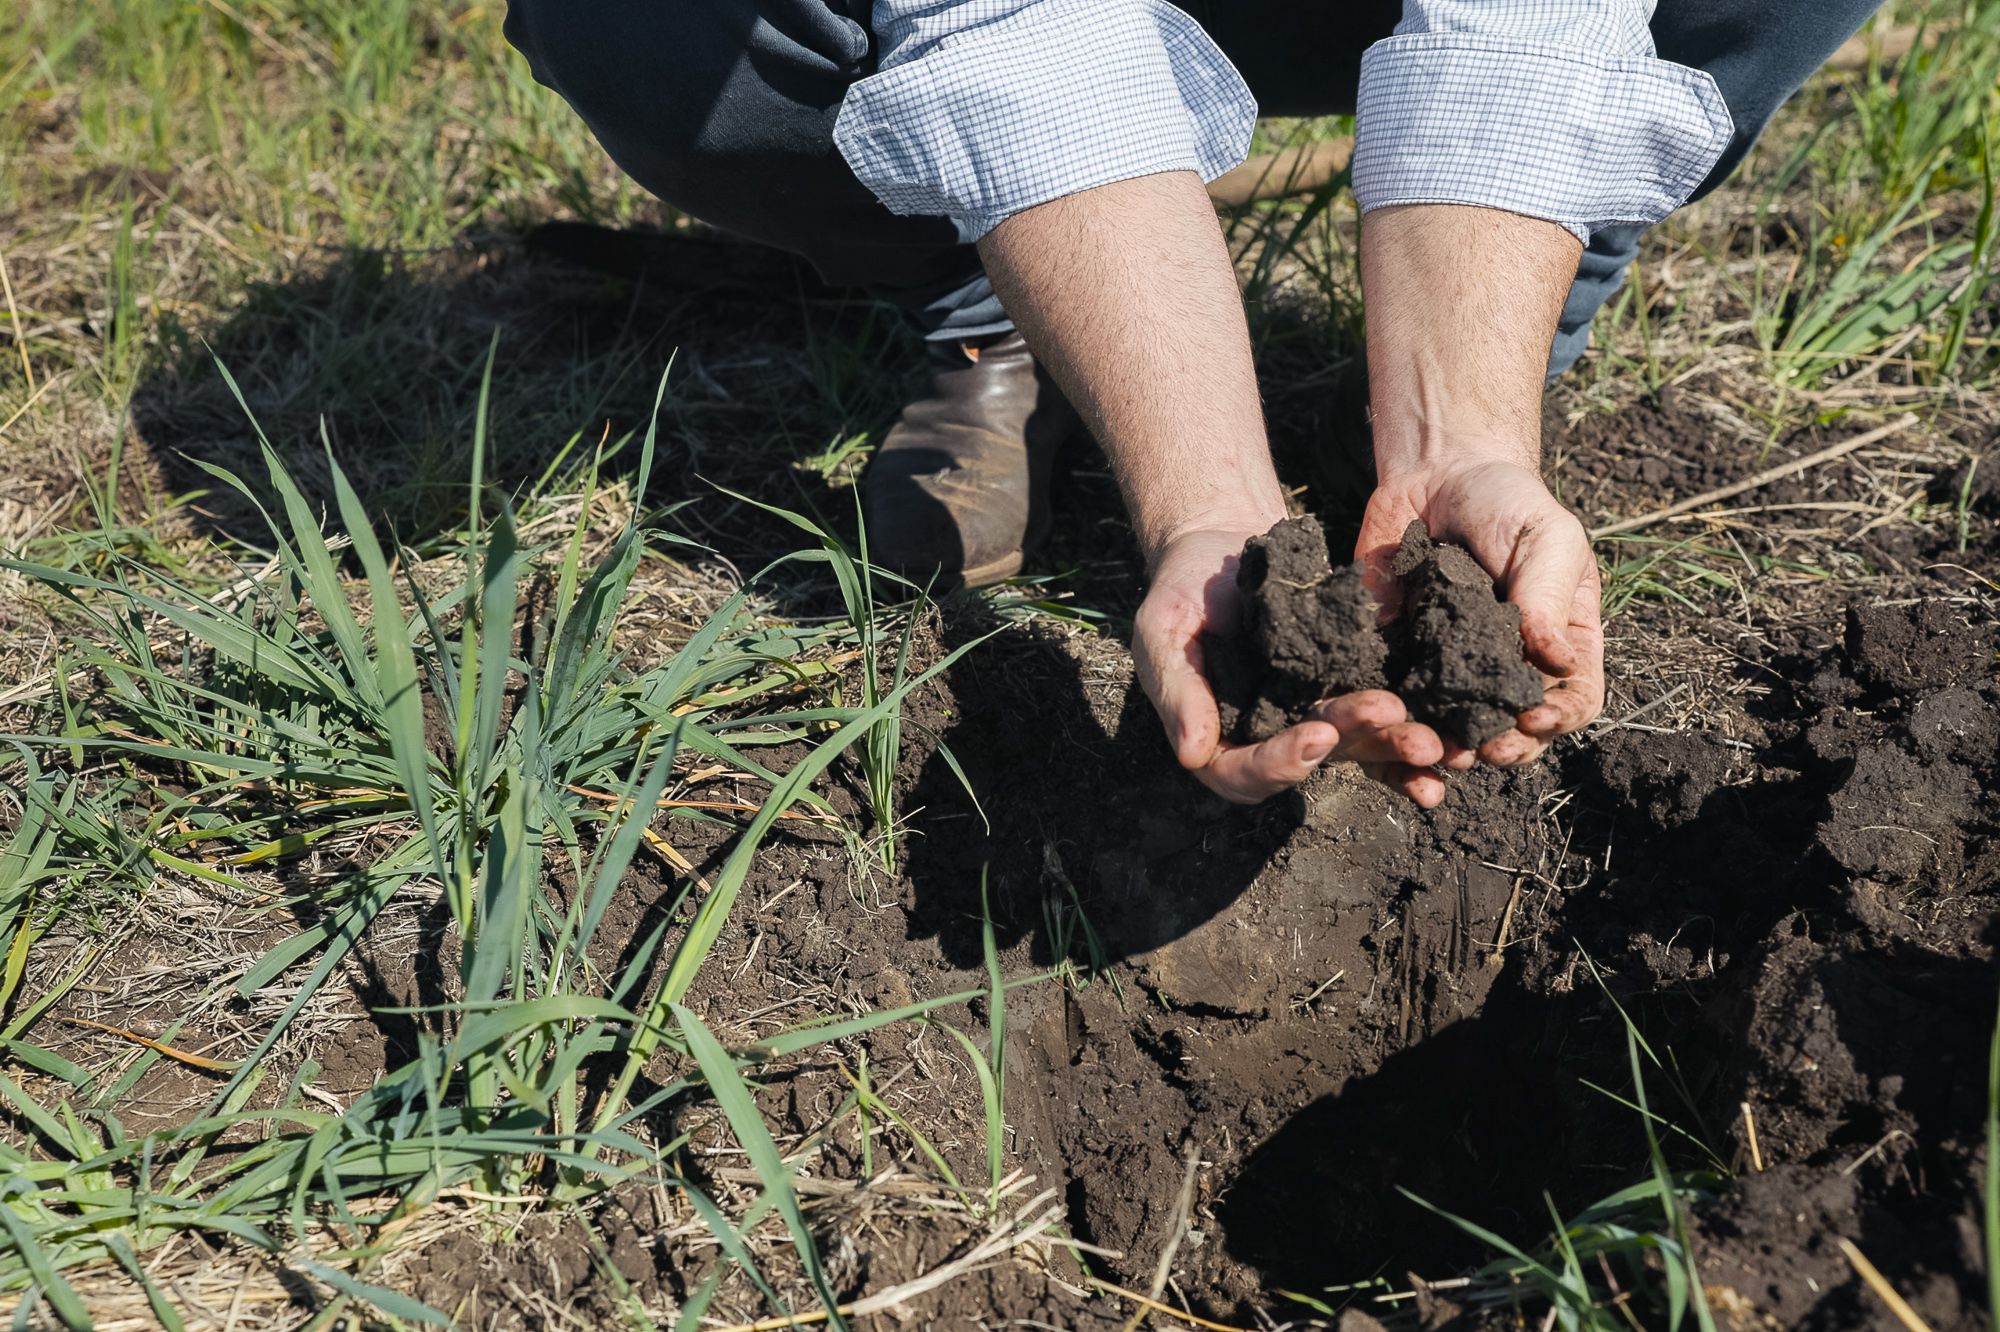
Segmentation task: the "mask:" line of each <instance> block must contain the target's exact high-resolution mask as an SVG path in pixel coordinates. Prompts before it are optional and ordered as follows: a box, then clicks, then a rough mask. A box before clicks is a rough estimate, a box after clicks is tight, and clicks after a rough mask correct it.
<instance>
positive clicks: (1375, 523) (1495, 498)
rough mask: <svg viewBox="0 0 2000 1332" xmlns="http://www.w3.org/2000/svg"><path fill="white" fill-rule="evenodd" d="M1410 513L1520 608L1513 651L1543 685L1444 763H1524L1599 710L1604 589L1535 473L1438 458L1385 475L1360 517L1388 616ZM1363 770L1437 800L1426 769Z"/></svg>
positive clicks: (1508, 463)
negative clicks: (1511, 716) (1530, 703)
mask: <svg viewBox="0 0 2000 1332" xmlns="http://www.w3.org/2000/svg"><path fill="white" fill-rule="evenodd" d="M1413 518H1421V519H1423V520H1424V523H1425V525H1426V526H1427V527H1429V528H1430V531H1431V535H1432V536H1434V537H1437V538H1439V539H1441V540H1448V541H1456V542H1458V543H1459V544H1460V545H1462V546H1464V547H1465V548H1466V549H1467V550H1469V551H1471V552H1472V555H1473V557H1474V558H1475V559H1477V560H1478V561H1479V563H1480V564H1481V565H1482V566H1484V568H1485V569H1486V572H1487V573H1489V574H1491V575H1492V576H1493V580H1494V583H1495V585H1496V587H1497V588H1498V590H1499V592H1500V593H1501V595H1502V596H1504V597H1505V598H1506V599H1507V600H1508V601H1510V602H1512V603H1513V604H1514V605H1516V606H1518V607H1520V609H1521V640H1522V646H1523V647H1524V648H1525V650H1526V656H1527V659H1528V661H1529V663H1530V664H1531V665H1533V666H1535V667H1536V668H1537V669H1538V670H1540V671H1541V672H1542V675H1543V680H1544V683H1545V685H1546V690H1545V694H1544V698H1543V702H1542V704H1541V706H1539V707H1535V708H1531V709H1529V710H1528V711H1527V712H1524V713H1522V714H1521V716H1520V718H1519V719H1518V721H1517V722H1516V723H1515V727H1514V729H1513V730H1511V731H1508V732H1507V733H1506V734H1504V735H1500V736H1496V737H1495V738H1494V739H1491V740H1488V741H1487V742H1486V743H1485V744H1483V745H1481V746H1479V749H1478V751H1477V753H1476V754H1475V753H1474V752H1473V751H1471V750H1468V749H1466V748H1464V747H1463V746H1462V745H1458V744H1456V743H1454V742H1451V741H1448V740H1445V741H1442V748H1443V763H1444V766H1445V767H1447V768H1453V769H1465V768H1469V767H1471V766H1472V764H1473V762H1474V761H1475V759H1478V760H1483V761H1485V762H1487V763H1493V764H1497V765H1499V766H1501V767H1512V766H1515V765H1517V764H1522V763H1527V762H1530V761H1532V760H1533V759H1534V758H1536V757H1537V756H1538V755H1540V753H1541V752H1542V750H1543V749H1545V748H1547V746H1548V744H1549V742H1550V741H1551V740H1553V739H1555V737H1556V736H1558V735H1562V734H1564V733H1566V732H1569V731H1574V730H1576V729H1577V728H1578V727H1581V726H1584V725H1586V724H1587V723H1589V722H1590V721H1591V720H1592V719H1594V718H1595V717H1596V716H1597V715H1598V713H1599V712H1600V711H1601V710H1602V709H1603V706H1604V629H1603V624H1602V621H1601V618H1600V611H1599V600H1600V597H1601V595H1602V594H1601V591H1600V586H1599V581H1598V572H1597V559H1596V557H1595V556H1594V555H1593V554H1592V553H1591V549H1590V539H1589V537H1588V536H1587V535H1586V534H1585V533H1584V530H1583V525H1582V524H1581V523H1579V522H1578V521H1577V520H1576V516H1575V515H1574V514H1572V513H1570V511H1569V510H1568V509H1565V508H1564V507H1563V506H1562V505H1561V504H1560V503H1558V502H1557V500H1556V498H1555V496H1553V495H1551V494H1550V493H1549V490H1548V487H1547V486H1546V485H1544V484H1543V483H1542V478H1541V475H1540V473H1539V472H1537V471H1536V470H1535V469H1534V468H1533V467H1531V466H1528V465H1525V463H1524V462H1521V461H1515V460H1514V459H1513V458H1512V457H1510V456H1509V455H1507V454H1506V453H1504V452H1501V451H1498V450H1495V451H1493V452H1491V453H1465V452H1460V453H1458V454H1455V455H1454V456H1453V457H1452V458H1451V459H1450V460H1449V461H1446V462H1434V463H1430V464H1428V465H1423V466H1415V467H1411V468H1408V469H1403V470H1399V469H1396V468H1394V467H1390V468H1386V469H1385V470H1384V474H1383V476H1382V479H1381V481H1380V483H1379V484H1378V485H1377V487H1376V490H1375V493H1374V495H1373V496H1372V497H1371V498H1370V499H1369V501H1368V509H1367V512H1366V514H1365V515H1364V516H1363V518H1362V523H1361V537H1360V539H1359V540H1358V541H1357V542H1356V543H1355V558H1357V559H1359V560H1361V561H1363V562H1364V564H1365V567H1366V570H1367V577H1368V580H1369V586H1370V590H1371V591H1373V592H1374V593H1375V595H1376V597H1377V598H1378V599H1379V600H1381V601H1382V602H1383V605H1384V607H1385V610H1386V611H1387V612H1390V613H1393V612H1394V611H1396V610H1398V609H1400V606H1399V602H1400V599H1401V588H1400V587H1399V586H1398V584H1397V583H1396V580H1395V579H1394V578H1393V577H1392V576H1391V575H1390V573H1389V563H1390V561H1391V560H1392V559H1393V558H1394V556H1395V553H1396V548H1397V546H1398V544H1399V543H1400V542H1401V540H1402V537H1403V529H1404V528H1406V527H1408V526H1409V524H1410V520H1411V519H1413ZM1371 775H1373V776H1375V777H1376V778H1377V779H1378V780H1381V781H1385V782H1387V783H1389V784H1390V785H1392V786H1396V787H1398V788H1399V789H1402V790H1403V791H1405V792H1406V793H1407V794H1409V795H1410V797H1411V798H1412V799H1415V800H1417V801H1418V803H1420V804H1422V803H1427V802H1426V796H1433V795H1434V796H1436V797H1438V798H1442V796H1443V783H1442V782H1441V781H1440V780H1439V778H1438V776H1437V774H1436V773H1435V772H1430V771H1425V770H1420V769H1416V768H1410V767H1405V768H1402V769H1400V770H1398V769H1394V768H1389V769H1383V770H1378V771H1376V772H1374V773H1373V774H1371ZM1428 803H1435V801H1434V800H1432V801H1429V802H1428Z"/></svg>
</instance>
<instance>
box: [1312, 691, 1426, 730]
mask: <svg viewBox="0 0 2000 1332" xmlns="http://www.w3.org/2000/svg"><path fill="white" fill-rule="evenodd" d="M1313 716H1315V717H1317V718H1319V720H1321V721H1323V722H1326V723H1327V724H1328V725H1330V726H1332V727H1333V728H1334V729H1335V730H1337V731H1339V732H1340V733H1341V734H1342V735H1351V734H1353V733H1355V732H1357V731H1364V730H1380V729H1382V728H1383V727H1386V726H1394V725H1395V724H1396V723H1398V722H1404V721H1408V720H1409V719H1410V710H1409V709H1408V708H1406V707H1405V706H1403V700H1402V699H1400V698H1398V697H1397V696H1396V695H1394V694H1392V693H1390V692H1389V691H1388V690H1386V689H1362V690H1358V691H1356V692H1355V693H1352V694H1341V695H1339V696H1337V697H1335V698H1329V699H1323V700H1321V701H1320V703H1319V705H1318V706H1317V707H1315V708H1314V709H1313Z"/></svg>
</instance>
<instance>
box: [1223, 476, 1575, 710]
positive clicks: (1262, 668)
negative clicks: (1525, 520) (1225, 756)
mask: <svg viewBox="0 0 2000 1332" xmlns="http://www.w3.org/2000/svg"><path fill="white" fill-rule="evenodd" d="M1390 572H1391V573H1392V574H1393V575H1394V576H1395V578H1396V579H1397V580H1398V582H1400V583H1401V585H1402V591H1403V606H1402V610H1401V613H1399V614H1398V615H1397V616H1396V618H1395V619H1394V620H1393V621H1391V622H1390V623H1389V624H1387V625H1378V624H1377V619H1378V613H1377V606H1376V602H1375V599H1374V597H1372V596H1370V595H1369V593H1368V589H1367V588H1366V587H1365V586H1363V583H1362V576H1361V567H1360V566H1359V565H1358V564H1350V565H1344V566H1342V567H1341V568H1339V569H1336V568H1334V567H1333V562H1332V558H1331V556H1330V555H1329V553H1328V549H1327V534H1326V531H1325V529H1324V528H1323V527H1322V526H1321V525H1320V521H1319V519H1318V518H1316V517H1313V516H1311V515H1307V516H1305V517H1301V518H1286V519H1284V520H1283V521H1281V522H1279V523H1278V524H1277V525H1276V526H1274V527H1273V528H1272V529H1271V530H1270V531H1269V532H1266V533H1265V534H1264V535H1262V536H1258V537H1252V538H1251V539H1250V540H1249V542H1248V543H1247V544H1246V545H1245V546H1244V548H1243V558H1242V562H1241V563H1240V564H1239V565H1238V567H1237V572H1236V586H1237V591H1238V593H1239V594H1240V598H1241V606H1240V610H1241V615H1242V621H1243V622H1242V623H1241V624H1240V625H1237V626H1235V627H1234V631H1233V632H1230V633H1226V634H1213V633H1211V634H1207V635H1205V636H1204V637H1203V640H1202V654H1203V664H1204V667H1205V669H1206V670H1207V672H1208V675H1209V679H1210V683H1212V684H1213V685H1214V686H1215V694H1216V702H1217V703H1218V704H1219V705H1220V707H1221V710H1222V730H1223V734H1224V735H1227V736H1230V737H1232V738H1233V739H1234V740H1236V741H1237V742H1239V743H1248V742H1250V741H1254V740H1262V739H1264V738H1266V737H1267V736H1271V735H1275V734H1276V733H1277V732H1278V731H1280V730H1283V729H1284V728H1285V727H1286V726H1287V725H1290V724H1291V723H1293V722H1297V721H1300V720H1303V719H1304V718H1305V716H1306V715H1307V714H1308V713H1309V712H1310V711H1311V709H1312V706H1313V705H1314V704H1315V703H1317V702H1319V701H1320V700H1321V699H1323V698H1327V697H1330V696H1332V695H1335V694H1346V693H1353V692H1355V691H1357V690H1362V689H1390V690H1394V691H1395V692H1396V693H1397V694H1400V695H1401V696H1402V698H1403V701H1404V702H1405V703H1406V704H1407V705H1408V706H1409V709H1410V715H1411V716H1412V717H1414V718H1416V720H1418V721H1422V722H1430V723H1432V724H1433V725H1435V726H1437V727H1438V728H1439V730H1440V731H1442V732H1443V733H1444V734H1445V735H1447V736H1448V737H1450V738H1452V739H1455V740H1457V741H1459V743H1461V744H1463V745H1465V746H1467V747H1468V748H1476V747H1478V746H1479V745H1481V744H1484V743H1485V742H1486V741H1488V740H1491V739H1493V738H1494V737H1495V736H1499V735H1503V734H1505V733H1506V732H1507V731H1508V729H1509V728H1511V727H1512V726H1513V724H1514V719H1515V718H1516V717H1518V716H1519V715H1520V714H1521V713H1523V712H1526V711H1527V710H1528V709H1529V708H1532V707H1534V706H1535V705H1536V704H1537V703H1539V702H1541V701H1542V679H1541V676H1540V675H1539V674H1537V673H1536V671H1535V669H1534V668H1533V667H1532V666H1530V665H1528V663H1527V662H1526V661H1524V660H1522V657H1521V612H1520V611H1519V610H1518V609H1517V608H1516V607H1514V606H1510V605H1508V604H1507V603H1505V602H1503V601H1501V600H1499V599H1498V597H1497V596H1496V595H1495V593H1494V590H1493V580H1492V579H1491V578H1490V577H1488V576H1487V574H1486V571H1485V570H1484V569H1482V568H1480V567H1479V563H1478V561H1476V560H1475V559H1473V558H1472V556H1471V555H1470V554H1469V553H1468V552H1467V551H1465V550H1464V549H1463V548H1462V547H1459V546H1455V545H1452V544H1450V543H1447V542H1438V541H1432V540H1431V534H1430V532H1429V531H1428V530H1426V528H1425V527H1424V524H1423V522H1422V521H1421V520H1419V521H1417V522H1413V523H1411V524H1410V526H1409V528H1408V529H1407V530H1406V531H1405V532H1404V533H1403V541H1402V546H1401V548H1400V549H1399V550H1397V552H1396V557H1395V560H1394V562H1393V563H1392V565H1391V569H1390Z"/></svg>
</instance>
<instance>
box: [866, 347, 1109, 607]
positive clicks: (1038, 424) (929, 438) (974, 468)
mask: <svg viewBox="0 0 2000 1332" xmlns="http://www.w3.org/2000/svg"><path fill="white" fill-rule="evenodd" d="M930 357H931V362H932V371H931V382H930V387H929V389H928V390H927V391H926V392H925V393H924V394H923V396H921V397H919V398H917V399H916V400H915V401H913V402H911V403H910V404H909V405H908V406H907V407H905V408H904V409H903V414H902V416H901V417H900V418H898V420H897V421H896V424H895V425H894V426H892V427H890V429H889V434H888V436H887V437H886V438H884V439H883V441H882V446H881V448H880V449H878V450H877V451H876V453H875V460H874V462H873V463H871V464H870V465H869V468H868V472H867V475H865V476H863V477H862V478H861V500H862V517H863V519H864V520H865V521H866V522H867V524H868V553H869V557H870V558H871V559H873V560H874V561H875V562H876V563H877V564H881V565H883V566H885V567H887V568H890V569H894V570H896V571H897V572H899V573H902V574H904V575H906V576H908V577H910V578H913V579H915V580H917V581H918V582H924V581H926V580H927V579H930V578H932V577H933V576H935V577H936V579H937V585H938V586H941V587H942V586H952V585H956V584H958V583H961V582H962V583H964V584H965V585H966V586H968V587H980V586H983V585H985V584H987V583H997V582H999V581H1000V580H1001V579H1003V578H1008V577H1011V576H1012V575H1014V574H1016V573H1019V572H1020V570H1021V563H1022V561H1023V560H1025V559H1026V558H1027V556H1028V554H1029V552H1031V551H1032V550H1033V549H1034V548H1035V547H1036V546H1037V545H1039V544H1040V543H1041V541H1042V539H1043V538H1044V537H1046V536H1047V535H1048V529H1049V477H1050V475H1051V473H1052V472H1053V471H1054V467H1055V458H1056V454H1057V452H1058V451H1059V450H1060V449H1061V447H1062V445H1063V444H1064V443H1065V442H1066V441H1068V440H1069V439H1070V438H1071V437H1073V436H1074V435H1075V434H1076V433H1077V431H1078V430H1079V429H1080V424H1081V423H1080V422H1079V420H1078V418H1077V414H1076V412H1075V410H1074V409H1073V408H1071V407H1070V405H1069V402H1068V401H1067V400H1066V399H1065V398H1064V397H1063V395H1062V391H1061V390H1060V389H1058V388H1057V387H1056V386H1055V382H1054V381H1053V380H1051V379H1050V378H1049V377H1048V375H1047V374H1046V373H1045V372H1044V371H1042V370H1041V368H1040V367H1038V366H1037V365H1036V364H1035V358H1034V356H1033V355H1032V354H1031V353H1030V352H1029V351H1028V344H1027V342H1026V341H1024V340H1023V339H1022V337H1021V335H1020V334H1019V333H1008V334H1006V335H1004V336H1002V337H1000V338H999V339H997V340H995V341H993V342H990V343H987V344H986V345H985V346H983V347H982V346H972V345H965V344H959V343H950V342H947V343H942V344H932V349H931V352H930Z"/></svg>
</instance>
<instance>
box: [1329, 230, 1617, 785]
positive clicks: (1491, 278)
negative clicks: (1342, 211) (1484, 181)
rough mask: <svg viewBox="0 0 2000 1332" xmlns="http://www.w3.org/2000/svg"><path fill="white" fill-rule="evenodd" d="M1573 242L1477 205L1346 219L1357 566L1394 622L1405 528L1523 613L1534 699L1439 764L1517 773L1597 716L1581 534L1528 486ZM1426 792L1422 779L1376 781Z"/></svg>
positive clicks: (1571, 271)
mask: <svg viewBox="0 0 2000 1332" xmlns="http://www.w3.org/2000/svg"><path fill="white" fill-rule="evenodd" d="M1579 248H1580V247H1579V245H1578V242H1577V240H1576V238H1575V237H1574V236H1572V235H1570V234H1569V233H1568V232H1567V231H1565V230H1563V229H1562V228H1561V227H1559V226H1557V225H1555V224H1554V223H1553V222H1543V221H1539V220H1537V219H1535V218H1530V217H1521V216H1519V215H1517V214H1514V213H1505V212H1500V211H1497V210H1495V209H1490V208H1467V207H1459V206H1455V205H1449V204H1411V205H1404V206H1400V207H1389V208H1378V209H1375V210H1373V211H1371V212H1370V213H1369V214H1368V215H1367V216H1366V217H1365V218H1364V219H1363V222H1362V232H1361V281H1362V286H1363V289H1364V292H1365V294H1366V297H1367V302H1368V379H1369V398H1370V405H1371V408H1372V411H1373V416H1374V435H1375V476H1376V490H1375V494H1374V496H1373V497H1372V498H1371V499H1370V500H1369V502H1368V512H1367V514H1366V516H1365V517H1364V518H1363V520H1362V528H1361V539H1360V541H1359V542H1358V543H1357V544H1356V548H1355V554H1356V557H1357V558H1359V559H1361V560H1363V561H1365V562H1366V563H1367V565H1368V568H1369V571H1370V575H1371V579H1372V587H1373V589H1374V591H1375V593H1376V595H1377V597H1379V598H1381V599H1383V600H1384V601H1385V603H1387V604H1388V605H1389V606H1390V608H1391V609H1392V610H1393V609H1394V608H1395V601H1396V597H1397V591H1398V589H1397V588H1396V586H1395V583H1394V580H1393V579H1392V578H1390V577H1389V574H1388V567H1387V566H1388V560H1389V557H1390V555H1391V554H1392V553H1393V551H1394V550H1395V548H1396V545H1397V543H1398V542H1399V541H1400V540H1401V538H1402V535H1403V529H1404V528H1405V527H1407V526H1408V525H1409V522H1410V520H1411V519H1412V518H1421V519H1423V520H1424V523H1425V525H1426V526H1428V527H1429V528H1430V530H1431V535H1433V536H1436V537H1440V538H1444V539H1446V540H1451V541H1456V542H1459V543H1460V544H1461V545H1463V546H1465V547H1466V548H1467V549H1468V550H1470V551H1471V552H1472V554H1473V556H1474V558H1476V559H1477V560H1478V561H1479V562H1480V564H1482V565H1484V566H1485V568H1486V572H1487V573H1489V574H1491V575H1493V579H1494V582H1495V583H1496V585H1497V586H1498V588H1499V590H1500V593H1501V595H1503V596H1505V597H1506V598H1507V600H1509V601H1511V602H1513V603H1514V604H1515V605H1516V606H1519V607H1520V608H1521V638H1522V646H1523V648H1524V650H1525V653H1526V656H1527V659H1528V661H1529V662H1530V663H1532V664H1533V665H1535V666H1536V667H1538V668H1539V669H1540V670H1541V671H1542V673H1543V675H1544V677H1546V678H1547V681H1548V688H1547V691H1546V694H1545V696H1544V699H1545V701H1544V702H1543V703H1542V705H1541V706H1540V707H1537V708H1532V709H1530V710H1529V711H1528V712H1526V713H1524V714H1522V716H1521V717H1520V719H1519V721H1518V722H1517V724H1516V727H1515V729H1514V730H1512V731H1509V732H1508V733H1507V734H1505V735H1502V736H1499V737H1496V738H1495V739H1492V740H1489V741H1487V742H1486V743H1485V744H1483V745H1481V746H1480V747H1479V751H1478V753H1477V754H1476V755H1475V754H1473V753H1471V752H1469V751H1467V750H1465V749H1463V748H1461V747H1459V746H1458V745H1455V744H1446V745H1445V746H1444V749H1445V753H1444V766H1446V767H1447V768H1467V767H1470V766H1471V765H1472V764H1473V762H1474V761H1475V760H1477V759H1483V760H1485V761H1486V762H1489V763H1497V764H1515V763H1525V762H1527V761H1528V760H1530V759H1532V758H1534V757H1535V756H1536V755H1538V754H1540V753H1541V752H1542V750H1543V749H1544V748H1545V747H1546V746H1547V745H1548V742H1549V741H1550V740H1552V739H1554V738H1555V737H1556V736H1557V735H1560V734H1562V733H1563V732H1565V731H1573V730H1575V729H1576V728H1577V727H1579V726H1582V725H1584V724H1585V723H1586V722H1588V721H1590V720H1591V719H1592V718H1593V717H1595V716H1596V715H1597V712H1598V709H1599V708H1601V707H1602V706H1603V704H1604V634H1603V630H1602V629H1601V627H1600V626H1599V622H1598V596H1599V592H1598V578H1597V561H1596V559H1595V557H1594V556H1593V555H1592V554H1591V550H1590V541H1589V538H1588V537H1586V536H1585V534H1584V531H1583V528H1582V526H1581V524H1579V523H1578V522H1577V521H1576V519H1575V517H1574V516H1573V515H1571V514H1570V512H1569V511H1568V510H1567V509H1565V508H1563V507H1562V505H1560V504H1558V503H1557V502H1556V499H1555V497H1554V496H1553V495H1551V494H1549V491H1548V487H1547V486H1545V485H1543V484H1542V478H1541V471H1540V462H1541V434H1542V421H1541V413H1542V375H1543V372H1544V370H1545V368H1546V367H1547V364H1548V354H1549V342H1550V339H1551V338H1552V337H1553V335H1554V333H1555V327H1556V317H1557V315H1558V313H1559V312H1560V311H1561V309H1562V303H1563V296H1564V294H1565V293H1566V292H1567V291H1568V290H1569V285H1570V282H1571V279H1572V278H1573V277H1574V276H1575V274H1576V261H1577V255H1578V253H1579ZM1379 775H1381V776H1383V777H1384V778H1385V779H1386V780H1389V781H1390V782H1392V783H1394V784H1398V785H1401V786H1402V787H1403V789H1405V790H1411V791H1413V793H1414V790H1428V789H1430V788H1429V784H1430V783H1431V782H1433V781H1435V780H1436V777H1435V774H1432V773H1420V772H1414V771H1411V772H1403V773H1397V772H1394V771H1387V772H1383V773H1381V774H1379Z"/></svg>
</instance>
